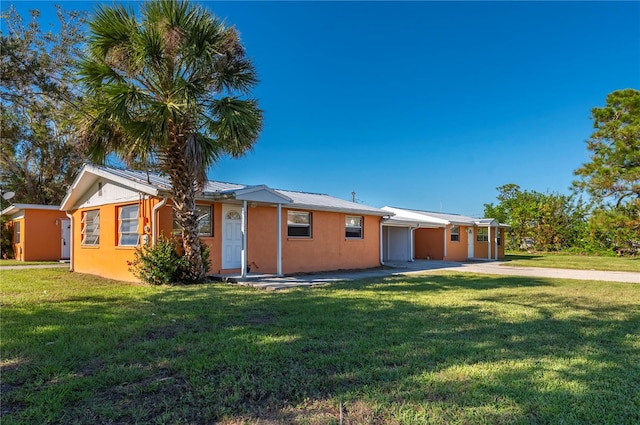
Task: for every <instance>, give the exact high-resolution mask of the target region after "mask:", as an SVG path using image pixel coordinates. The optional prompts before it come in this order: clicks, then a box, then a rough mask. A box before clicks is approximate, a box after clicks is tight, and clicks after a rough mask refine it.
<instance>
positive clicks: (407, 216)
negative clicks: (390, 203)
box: [382, 207, 451, 227]
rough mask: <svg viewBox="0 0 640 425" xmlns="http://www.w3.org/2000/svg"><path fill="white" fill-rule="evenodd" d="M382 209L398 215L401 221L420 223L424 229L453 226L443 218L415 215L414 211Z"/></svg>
mask: <svg viewBox="0 0 640 425" xmlns="http://www.w3.org/2000/svg"><path fill="white" fill-rule="evenodd" d="M382 209H383V210H385V211H389V212H392V213H394V214H395V215H396V218H397V219H399V220H406V221H414V222H418V223H421V224H423V225H424V227H427V226H433V227H445V226H446V225H448V224H451V223H450V222H449V221H447V220H443V219H441V218H436V217H431V216H429V215H426V214H420V213H415V212H413V211H407V210H403V209H401V208H393V207H382Z"/></svg>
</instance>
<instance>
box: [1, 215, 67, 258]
mask: <svg viewBox="0 0 640 425" xmlns="http://www.w3.org/2000/svg"><path fill="white" fill-rule="evenodd" d="M67 218H68V217H67V216H66V214H65V213H64V212H63V211H57V210H37V209H25V210H24V217H23V218H20V219H18V220H12V222H13V223H14V228H15V223H17V222H19V223H20V243H17V244H16V243H14V244H13V252H14V253H15V258H16V259H17V260H20V261H58V260H60V257H61V255H62V249H61V246H60V244H61V240H62V230H61V225H62V223H61V220H63V219H67ZM56 220H57V221H58V222H57V224H56ZM14 232H15V231H14ZM14 237H15V233H14Z"/></svg>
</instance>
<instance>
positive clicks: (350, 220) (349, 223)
mask: <svg viewBox="0 0 640 425" xmlns="http://www.w3.org/2000/svg"><path fill="white" fill-rule="evenodd" d="M363 221H364V218H363V217H362V216H352V215H348V216H346V217H345V219H344V228H345V237H347V238H349V239H362V223H363Z"/></svg>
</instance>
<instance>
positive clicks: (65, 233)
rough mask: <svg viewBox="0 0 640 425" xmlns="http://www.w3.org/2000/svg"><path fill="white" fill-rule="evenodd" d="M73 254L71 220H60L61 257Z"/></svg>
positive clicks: (63, 258)
mask: <svg viewBox="0 0 640 425" xmlns="http://www.w3.org/2000/svg"><path fill="white" fill-rule="evenodd" d="M70 256H71V220H66V219H65V220H60V259H61V260H68V259H69V257H70Z"/></svg>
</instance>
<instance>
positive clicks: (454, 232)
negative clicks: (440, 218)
mask: <svg viewBox="0 0 640 425" xmlns="http://www.w3.org/2000/svg"><path fill="white" fill-rule="evenodd" d="M459 241H460V227H459V226H451V242H459Z"/></svg>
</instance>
